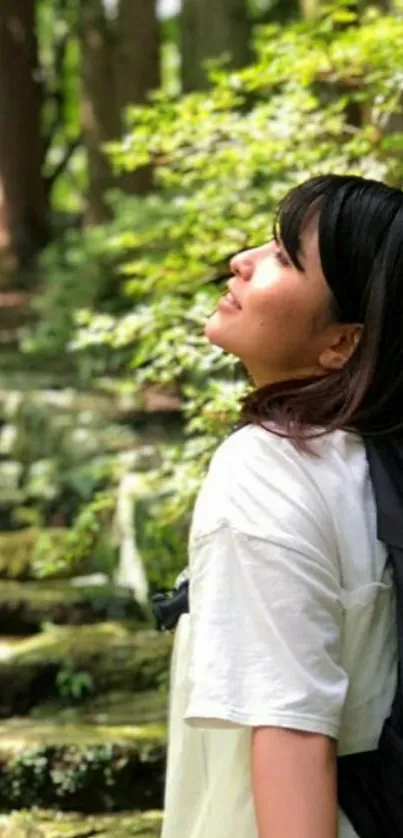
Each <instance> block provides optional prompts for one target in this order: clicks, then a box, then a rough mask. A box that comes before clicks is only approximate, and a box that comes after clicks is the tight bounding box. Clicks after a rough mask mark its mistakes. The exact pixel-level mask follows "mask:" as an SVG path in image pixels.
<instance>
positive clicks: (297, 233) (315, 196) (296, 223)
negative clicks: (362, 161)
mask: <svg viewBox="0 0 403 838" xmlns="http://www.w3.org/2000/svg"><path fill="white" fill-rule="evenodd" d="M333 188H334V186H333V183H332V178H331V176H329V175H327V176H326V175H325V176H321V177H317V178H312V179H311V180H310V181H307V182H306V183H302V184H301V185H300V186H296V187H295V188H294V189H292V190H291V191H290V192H289V193H288V194H287V195H286V196H285V198H283V200H282V201H281V202H280V204H279V207H278V211H277V214H276V217H275V220H274V227H273V231H274V238H275V239H276V240H280V241H281V243H282V245H283V247H284V249H285V250H286V252H287V254H288V256H289V258H290V259H291V261H292V262H293V264H294V265H295V267H296V268H298V270H300V271H302V270H303V265H302V262H301V255H302V236H303V234H304V232H305V230H306V228H307V226H308V224H309V223H310V222H311V221H312V219H313V218H314V217H315V215H319V214H320V211H321V205H322V203H323V201H324V200H325V199H326V198H327V196H328V195H329V193H330V192H331V191H332V190H333Z"/></svg>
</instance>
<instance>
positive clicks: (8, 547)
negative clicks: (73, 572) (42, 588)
mask: <svg viewBox="0 0 403 838" xmlns="http://www.w3.org/2000/svg"><path fill="white" fill-rule="evenodd" d="M67 532H68V531H67V530H66V529H64V528H62V527H54V528H51V529H48V530H40V529H38V528H37V527H27V528H26V529H23V530H18V531H17V532H2V533H0V578H1V579H20V580H23V579H33V578H35V561H36V555H35V551H36V545H37V543H38V540H39V539H40V538H41V537H42V536H43V534H44V533H46V536H47V546H48V550H49V554H50V555H49V558H50V559H51V558H52V557H53V558H54V564H55V565H56V566H59V564H60V562H59V561H58V559H59V554H60V552H61V551H63V549H64V546H65V543H66V538H67Z"/></svg>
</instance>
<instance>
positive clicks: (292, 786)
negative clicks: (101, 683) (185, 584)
mask: <svg viewBox="0 0 403 838" xmlns="http://www.w3.org/2000/svg"><path fill="white" fill-rule="evenodd" d="M231 272H232V274H233V276H232V278H231V280H230V281H229V283H228V288H229V291H228V294H227V295H226V296H225V297H224V298H223V299H222V300H221V301H220V303H219V305H218V309H217V311H216V312H215V313H214V314H213V316H212V317H211V318H210V319H209V321H208V322H207V324H206V328H205V333H206V336H207V338H208V340H210V341H211V342H212V343H214V344H217V345H218V346H220V347H222V348H223V349H225V350H226V351H228V352H231V353H233V354H234V355H236V356H238V357H239V358H240V359H241V361H242V362H243V363H244V365H245V367H246V368H247V370H248V371H249V374H250V376H251V378H252V380H253V382H254V384H255V391H254V393H252V395H251V396H249V397H248V398H247V399H246V401H245V404H244V407H243V417H242V418H243V426H242V427H241V428H240V429H239V430H238V431H236V432H235V433H234V434H232V435H231V436H230V437H229V438H228V439H227V440H226V441H225V442H224V443H223V444H222V445H221V446H220V447H219V449H218V450H217V452H216V454H215V456H214V457H213V460H212V462H211V465H210V469H209V472H208V475H207V477H206V479H205V482H204V484H203V486H202V489H201V492H200V494H199V497H198V500H197V503H196V507H195V510H194V516H193V522H192V528H191V533H190V544H189V546H190V561H189V566H190V614H189V615H188V614H186V615H183V616H182V617H181V619H180V623H179V626H178V629H177V635H176V641H175V649H174V655H173V663H172V691H171V706H170V737H169V759H168V772H167V785H166V814H165V822H164V828H163V838H336V836H339V838H354V836H355V834H356V833H355V832H354V829H353V827H352V825H351V824H350V823H349V821H348V820H347V818H346V816H345V815H344V814H343V812H341V811H340V810H338V807H337V791H336V756H337V754H348V753H356V752H359V751H365V750H371V749H373V748H375V747H376V744H377V741H378V738H379V734H380V731H381V728H382V725H383V722H384V719H385V718H386V717H387V715H388V713H389V710H390V706H391V703H392V700H393V695H394V691H395V686H396V654H397V652H396V629H395V614H394V590H393V586H392V579H391V573H390V569H389V566H388V563H387V556H386V550H385V547H384V546H383V545H382V544H381V543H380V542H379V541H378V540H377V536H376V517H375V511H376V510H375V502H374V496H373V490H372V485H371V482H370V477H369V472H368V465H367V460H366V455H365V447H364V441H363V440H364V439H365V437H366V435H368V436H369V437H370V436H371V435H377V436H379V435H380V434H391V433H393V432H395V431H397V430H401V429H402V427H403V413H402V412H401V407H400V403H401V400H402V395H403V329H402V325H401V324H402V323H403V194H402V193H401V192H400V191H398V190H395V189H392V188H389V187H387V186H385V185H383V184H381V183H377V182H374V181H370V180H365V179H362V178H357V177H340V176H332V175H329V176H324V177H319V178H315V179H313V180H310V181H308V182H307V183H305V184H303V185H302V186H300V187H298V188H296V189H294V190H293V191H292V192H291V193H289V195H288V196H287V197H286V198H285V200H284V201H283V203H282V205H281V207H280V211H279V219H278V224H277V225H276V231H275V236H274V239H273V240H272V241H271V242H270V243H269V244H265V245H264V246H262V247H259V248H256V249H253V250H249V251H246V252H243V253H240V254H239V255H237V256H236V257H235V258H234V259H233V260H232V263H231Z"/></svg>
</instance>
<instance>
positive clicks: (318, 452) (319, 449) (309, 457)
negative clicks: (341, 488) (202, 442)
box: [211, 425, 365, 477]
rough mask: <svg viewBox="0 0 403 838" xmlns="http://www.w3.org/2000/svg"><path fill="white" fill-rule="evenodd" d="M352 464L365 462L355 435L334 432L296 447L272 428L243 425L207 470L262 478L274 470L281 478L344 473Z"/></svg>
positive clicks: (218, 449)
mask: <svg viewBox="0 0 403 838" xmlns="http://www.w3.org/2000/svg"><path fill="white" fill-rule="evenodd" d="M354 462H361V463H364V462H365V448H364V444H363V441H362V439H361V438H360V437H359V436H358V435H357V434H352V433H349V432H347V431H343V430H338V431H332V432H331V433H328V434H322V435H317V436H316V437H313V438H312V439H310V440H309V441H308V443H307V447H306V449H305V448H304V449H301V448H299V447H298V446H297V445H296V444H295V443H294V442H293V441H292V440H291V439H289V438H288V437H285V436H283V435H282V434H281V432H279V431H278V430H277V429H276V427H275V426H268V427H267V428H266V427H262V426H259V425H246V426H244V427H243V428H240V429H239V430H237V431H234V433H232V434H231V435H230V436H228V437H227V439H225V440H224V442H222V443H221V445H220V446H219V447H218V448H217V450H216V452H215V454H214V456H213V458H212V461H211V469H213V470H216V469H217V470H219V469H220V470H221V469H227V470H228V469H229V470H230V471H231V472H232V474H233V475H235V474H237V475H238V476H240V475H241V474H242V473H245V476H248V475H249V476H251V475H253V473H254V472H255V471H256V472H257V473H261V474H262V475H263V476H264V475H265V474H266V475H267V476H268V475H269V469H270V468H273V467H278V468H279V469H280V470H282V471H284V473H285V475H287V474H288V475H290V476H291V475H292V474H294V476H296V475H299V476H300V477H301V476H302V475H303V474H304V473H307V474H312V473H319V472H326V471H328V472H331V471H333V472H335V471H337V470H341V471H344V468H345V467H346V466H348V467H350V466H351V465H352V464H353V463H354Z"/></svg>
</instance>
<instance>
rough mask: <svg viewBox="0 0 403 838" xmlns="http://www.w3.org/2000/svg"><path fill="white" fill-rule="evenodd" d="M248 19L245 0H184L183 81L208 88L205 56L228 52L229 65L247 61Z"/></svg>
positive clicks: (187, 86) (185, 86)
mask: <svg viewBox="0 0 403 838" xmlns="http://www.w3.org/2000/svg"><path fill="white" fill-rule="evenodd" d="M250 34H251V22H250V19H249V15H248V10H247V3H246V2H245V0H183V7H182V83H183V89H184V90H199V89H203V88H205V87H207V84H208V81H207V76H206V70H205V62H206V60H207V59H211V58H219V57H220V56H222V55H223V54H227V55H228V56H229V58H230V65H229V66H232V67H243V66H244V65H245V64H247V63H248V60H249V57H250V53H249V43H250Z"/></svg>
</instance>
